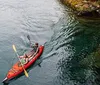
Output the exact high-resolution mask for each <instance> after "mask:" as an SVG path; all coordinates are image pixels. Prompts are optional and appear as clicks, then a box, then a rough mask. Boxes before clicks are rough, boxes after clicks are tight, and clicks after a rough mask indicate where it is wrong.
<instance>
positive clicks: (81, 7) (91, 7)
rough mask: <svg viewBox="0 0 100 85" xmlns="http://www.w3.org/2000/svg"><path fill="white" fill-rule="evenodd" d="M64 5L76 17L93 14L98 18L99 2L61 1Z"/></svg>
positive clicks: (85, 0)
mask: <svg viewBox="0 0 100 85" xmlns="http://www.w3.org/2000/svg"><path fill="white" fill-rule="evenodd" d="M61 1H62V2H63V3H64V4H65V5H69V6H70V7H71V8H72V9H73V10H75V11H77V13H78V15H82V14H85V13H89V12H91V13H93V12H95V13H96V14H97V15H99V16H100V0H61Z"/></svg>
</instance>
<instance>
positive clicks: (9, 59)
mask: <svg viewBox="0 0 100 85" xmlns="http://www.w3.org/2000/svg"><path fill="white" fill-rule="evenodd" d="M69 11H70V9H67V8H65V7H63V6H62V5H61V4H60V3H59V2H58V1H56V0H49V1H48V0H28V1H27V0H9V1H8V0H0V48H1V49H0V81H2V80H3V79H4V77H5V75H6V73H7V71H8V70H9V69H10V68H11V66H12V65H13V64H14V63H15V62H16V61H17V60H18V59H17V57H16V56H15V53H14V51H13V49H12V44H15V45H16V48H17V51H18V53H19V54H20V55H21V54H23V51H24V52H25V51H27V50H28V49H30V47H29V41H28V39H27V35H30V37H31V41H32V42H33V43H34V42H39V43H40V44H44V46H45V48H44V52H43V54H42V56H41V58H40V59H39V60H37V62H36V63H35V65H34V66H33V67H32V68H31V69H30V71H29V78H26V77H25V76H21V77H19V78H17V79H16V80H13V81H12V82H11V83H10V84H9V85H22V84H23V85H99V84H100V82H99V81H100V76H99V73H98V71H97V70H96V69H93V68H92V67H91V68H88V65H85V66H81V63H80V62H81V61H82V60H83V59H84V58H85V57H87V55H90V54H91V53H92V52H94V51H95V50H96V48H98V46H99V42H100V23H99V21H96V22H95V21H87V20H85V19H84V20H80V19H78V18H75V16H74V15H72V13H71V12H69ZM39 63H41V67H39V66H38V64H39ZM0 85H3V84H2V82H0Z"/></svg>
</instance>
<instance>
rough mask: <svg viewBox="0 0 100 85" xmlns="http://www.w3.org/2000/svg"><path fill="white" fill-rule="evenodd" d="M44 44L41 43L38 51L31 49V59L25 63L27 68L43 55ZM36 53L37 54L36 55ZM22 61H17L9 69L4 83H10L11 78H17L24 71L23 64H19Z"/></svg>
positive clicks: (29, 54)
mask: <svg viewBox="0 0 100 85" xmlns="http://www.w3.org/2000/svg"><path fill="white" fill-rule="evenodd" d="M43 49H44V46H42V45H40V46H39V48H38V52H37V53H36V54H35V53H34V51H33V50H31V51H30V52H29V53H27V55H28V56H31V57H30V59H29V61H28V62H27V63H26V64H24V65H23V67H24V68H25V69H26V70H27V69H28V68H29V67H31V66H32V65H33V64H34V62H35V61H36V60H37V59H38V58H39V57H40V56H41V54H42V52H43ZM34 54H35V55H34ZM19 63H20V61H18V62H16V63H15V64H14V65H13V66H12V68H11V69H10V70H9V71H8V73H7V75H6V77H5V78H4V80H3V83H8V82H9V81H10V80H12V79H14V78H16V77H17V76H19V75H20V74H22V73H23V72H24V69H23V67H22V66H21V65H19Z"/></svg>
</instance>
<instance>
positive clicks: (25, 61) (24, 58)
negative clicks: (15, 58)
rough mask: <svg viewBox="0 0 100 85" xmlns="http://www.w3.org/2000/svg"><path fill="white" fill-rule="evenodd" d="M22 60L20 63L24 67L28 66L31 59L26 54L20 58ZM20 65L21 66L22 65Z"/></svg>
mask: <svg viewBox="0 0 100 85" xmlns="http://www.w3.org/2000/svg"><path fill="white" fill-rule="evenodd" d="M19 58H20V62H21V63H22V64H23V65H24V64H27V63H28V61H29V57H28V56H27V54H24V56H19ZM21 63H19V65H20V64H21Z"/></svg>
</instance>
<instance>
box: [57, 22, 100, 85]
mask: <svg viewBox="0 0 100 85" xmlns="http://www.w3.org/2000/svg"><path fill="white" fill-rule="evenodd" d="M72 22H73V23H74V21H72ZM69 27H70V31H69V30H68V29H69ZM62 28H63V31H62V32H61V31H60V32H59V33H60V34H61V33H62V37H63V39H64V40H65V41H64V42H68V41H70V43H67V44H63V46H61V47H60V45H61V41H62V42H63V40H61V41H60V40H58V43H59V44H60V45H59V46H58V47H60V49H61V48H62V52H61V51H60V53H59V55H58V56H62V58H61V59H60V60H59V62H58V64H57V66H58V71H59V75H58V80H59V82H60V83H61V84H62V85H98V84H99V82H98V79H99V78H100V76H99V75H100V74H99V73H98V71H97V69H94V68H93V67H91V68H90V67H88V66H89V65H86V66H83V65H82V64H81V62H80V61H82V60H83V59H84V58H85V57H87V55H89V54H91V53H92V52H94V51H95V50H96V48H97V47H98V46H99V43H100V29H99V28H100V23H97V22H96V23H94V22H87V23H82V22H80V21H79V22H77V23H76V24H75V26H72V27H71V25H70V26H68V25H65V26H62ZM63 35H64V36H63ZM66 36H67V37H68V36H69V37H68V38H67V37H66ZM61 39H62V38H61ZM87 62H89V61H87ZM89 64H91V63H89ZM98 74H99V75H98Z"/></svg>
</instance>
